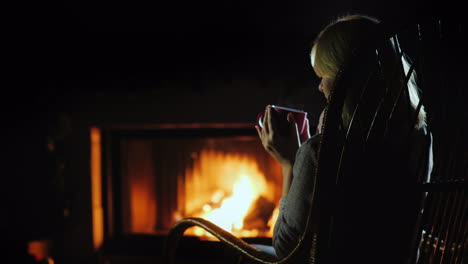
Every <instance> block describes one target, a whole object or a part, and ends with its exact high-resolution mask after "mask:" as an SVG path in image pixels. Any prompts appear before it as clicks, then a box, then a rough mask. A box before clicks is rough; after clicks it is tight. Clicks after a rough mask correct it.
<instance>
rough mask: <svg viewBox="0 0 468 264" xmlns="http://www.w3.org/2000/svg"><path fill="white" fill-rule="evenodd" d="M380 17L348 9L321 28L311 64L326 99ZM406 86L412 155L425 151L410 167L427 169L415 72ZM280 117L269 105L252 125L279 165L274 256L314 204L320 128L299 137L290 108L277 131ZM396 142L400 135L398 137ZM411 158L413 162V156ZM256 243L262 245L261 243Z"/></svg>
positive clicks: (285, 249) (292, 239)
mask: <svg viewBox="0 0 468 264" xmlns="http://www.w3.org/2000/svg"><path fill="white" fill-rule="evenodd" d="M379 23H380V22H379V20H377V19H375V18H373V17H369V16H364V15H348V16H344V17H341V18H338V19H337V20H335V21H333V22H332V23H330V24H329V25H328V26H326V27H325V28H324V29H323V30H322V31H321V32H320V33H319V35H318V37H317V39H316V40H315V42H314V45H313V47H312V50H311V64H312V67H313V69H314V71H315V73H316V74H317V76H318V77H319V78H320V79H321V81H320V84H319V87H318V89H319V91H320V92H322V93H323V95H324V96H325V98H326V99H327V100H329V99H330V96H331V94H332V87H333V85H334V82H335V78H336V77H337V74H338V73H339V70H340V68H341V67H342V66H346V65H347V63H349V61H350V60H351V57H352V55H353V53H354V52H355V51H356V49H357V48H359V47H360V46H362V45H363V44H364V42H365V41H368V40H369V35H370V34H369V33H370V32H376V31H377V30H379ZM393 48H394V47H393ZM374 54H375V53H374ZM407 65H408V64H407V62H406V60H405V59H403V66H404V71H405V72H407V71H408V67H407ZM350 89H353V88H350ZM408 91H409V93H408V97H409V99H410V104H409V105H411V110H410V111H411V113H412V114H414V115H415V116H416V115H417V117H416V122H415V124H414V126H412V127H411V128H408V129H410V130H414V132H415V133H412V134H413V135H412V139H414V142H416V143H414V144H413V146H412V148H411V152H410V153H412V154H411V155H410V158H412V157H420V155H422V154H423V153H425V154H426V155H428V156H427V160H428V166H427V170H425V171H424V172H423V171H421V170H420V169H418V168H419V167H417V166H416V165H410V170H411V173H413V174H415V173H418V174H421V175H422V174H424V175H428V174H429V173H430V170H431V162H430V160H429V159H430V155H431V154H430V151H429V152H424V151H427V150H430V145H429V149H428V148H427V147H426V146H427V145H426V146H425V139H426V137H425V136H426V132H425V111H424V107H420V109H418V104H419V95H418V90H417V87H416V83H415V81H414V74H413V75H412V78H411V80H410V82H409V83H408ZM347 93H353V91H352V90H349V91H347ZM356 93H357V92H356ZM389 94H390V96H394V97H396V96H398V95H397V94H398V93H397V91H390V92H389ZM354 106H355V105H354ZM347 107H349V105H347V102H345V105H344V110H343V114H342V118H343V122H344V124H345V127H347V126H348V125H349V123H350V120H351V116H352V112H351V111H352V110H351V109H354V108H353V107H349V109H348V108H347ZM405 110H407V109H400V108H399V107H395V108H394V109H389V111H394V112H395V116H397V118H398V115H399V114H400V113H401V112H403V111H405ZM418 110H419V111H418ZM371 114H373V113H371ZM369 116H371V115H369ZM281 122H284V121H282V120H279V119H278V118H277V117H276V116H275V111H272V109H271V107H270V106H267V108H266V111H265V119H264V125H263V129H260V127H258V126H256V129H257V132H258V135H259V137H260V139H261V142H262V144H263V146H264V148H265V150H266V151H267V152H268V153H269V154H270V155H271V156H272V157H273V158H275V159H276V160H277V161H278V162H279V163H280V164H281V166H282V169H283V191H282V198H281V200H280V212H279V216H278V220H277V222H276V225H275V228H274V235H273V248H274V250H270V252H271V253H272V254H276V255H277V256H278V257H285V256H287V255H288V254H289V253H290V252H291V251H292V250H293V249H294V247H295V246H296V245H297V244H298V240H299V237H300V236H301V234H302V233H303V232H304V229H305V226H306V218H307V213H308V211H309V209H310V207H311V206H312V193H311V192H312V190H313V186H314V180H315V179H314V175H315V168H316V167H317V164H318V162H317V154H318V147H319V142H320V139H321V133H319V134H316V135H314V136H312V137H310V138H309V139H308V140H307V141H305V142H303V143H301V142H300V140H299V135H298V133H297V126H296V123H295V121H294V118H293V116H292V115H291V114H290V115H289V116H288V120H287V125H288V126H289V128H290V130H289V132H290V133H289V134H288V135H284V134H280V133H278V127H279V126H283V125H285V124H282V123H281ZM320 128H321V127H320ZM403 130H404V129H403ZM396 142H398V141H397V140H396ZM398 144H400V143H398ZM403 144H405V143H404V142H401V145H403ZM411 162H412V161H411ZM413 164H416V162H413ZM260 249H261V250H265V248H264V247H262V248H260ZM265 251H268V250H265ZM307 251H309V249H304V251H303V252H300V253H299V254H303V255H304V258H303V259H304V260H306V259H307V257H306V256H307V254H308V252H307Z"/></svg>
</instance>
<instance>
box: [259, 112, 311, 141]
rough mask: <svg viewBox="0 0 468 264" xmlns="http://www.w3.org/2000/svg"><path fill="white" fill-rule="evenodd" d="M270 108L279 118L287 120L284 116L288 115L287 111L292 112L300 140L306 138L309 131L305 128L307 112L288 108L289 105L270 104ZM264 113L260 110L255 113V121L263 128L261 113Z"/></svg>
mask: <svg viewBox="0 0 468 264" xmlns="http://www.w3.org/2000/svg"><path fill="white" fill-rule="evenodd" d="M271 108H272V109H274V110H275V111H276V112H277V113H278V114H279V116H280V118H281V119H284V120H287V119H286V118H287V116H288V113H292V114H293V117H294V120H296V124H297V130H298V131H299V136H300V138H301V141H304V140H306V139H307V138H308V136H309V132H308V131H307V129H306V122H307V120H306V119H307V112H304V111H302V110H298V109H293V108H289V107H284V106H278V105H272V106H271ZM264 114H265V111H263V112H260V113H259V114H258V115H257V123H258V125H259V126H260V127H261V128H263V115H264Z"/></svg>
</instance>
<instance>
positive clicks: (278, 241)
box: [273, 135, 321, 257]
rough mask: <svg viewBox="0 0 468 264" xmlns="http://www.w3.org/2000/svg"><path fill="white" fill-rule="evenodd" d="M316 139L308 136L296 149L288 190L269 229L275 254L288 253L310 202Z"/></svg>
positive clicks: (304, 219)
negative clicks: (273, 224)
mask: <svg viewBox="0 0 468 264" xmlns="http://www.w3.org/2000/svg"><path fill="white" fill-rule="evenodd" d="M320 138H321V135H315V136H313V137H311V138H310V139H309V140H307V141H306V142H304V143H303V144H302V145H301V147H300V148H299V150H298V151H297V154H296V161H295V163H294V167H293V179H292V182H291V186H290V189H289V192H288V194H287V195H286V196H284V197H283V198H282V199H281V200H280V208H279V215H278V219H277V221H276V224H275V227H274V231H273V247H274V248H275V251H276V254H277V255H278V256H279V257H284V256H286V255H287V254H289V252H291V251H292V250H293V249H294V247H295V246H296V245H297V243H298V241H299V237H300V236H301V234H302V233H303V232H304V229H305V225H306V218H307V212H308V210H309V208H310V207H311V205H312V190H313V186H314V183H315V168H316V166H317V154H318V153H317V152H318V147H319V143H320Z"/></svg>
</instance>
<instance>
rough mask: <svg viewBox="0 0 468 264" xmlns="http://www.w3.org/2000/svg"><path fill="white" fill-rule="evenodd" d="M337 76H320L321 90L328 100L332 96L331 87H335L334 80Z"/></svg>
mask: <svg viewBox="0 0 468 264" xmlns="http://www.w3.org/2000/svg"><path fill="white" fill-rule="evenodd" d="M334 81H335V78H329V77H322V78H320V83H319V87H318V89H319V91H320V92H322V93H323V95H324V96H325V98H326V99H327V100H328V99H329V97H330V93H331V89H332V87H333V82H334Z"/></svg>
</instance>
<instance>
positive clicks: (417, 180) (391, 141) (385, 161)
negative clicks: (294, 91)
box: [309, 21, 468, 263]
mask: <svg viewBox="0 0 468 264" xmlns="http://www.w3.org/2000/svg"><path fill="white" fill-rule="evenodd" d="M439 23H442V22H440V21H435V24H434V23H432V21H429V22H427V23H426V24H415V25H414V27H415V28H416V29H417V30H416V31H415V32H409V31H411V30H410V29H412V28H411V27H410V26H407V27H406V28H403V30H401V29H400V30H399V31H403V33H401V34H396V33H393V32H392V31H391V30H389V29H386V28H384V26H383V27H382V28H381V29H380V30H379V31H378V32H374V34H370V36H371V37H370V38H369V41H368V42H367V44H366V45H363V46H362V47H361V48H360V49H358V50H356V51H355V53H354V56H353V57H352V58H351V60H350V61H349V62H348V63H347V64H346V65H344V66H343V67H342V69H341V71H340V73H339V74H338V76H337V78H336V81H335V85H334V89H333V90H332V94H331V98H330V100H329V104H328V107H327V110H326V112H325V118H324V126H323V132H324V133H323V138H322V142H321V144H320V151H319V166H318V168H317V172H316V177H317V182H316V190H315V193H314V203H315V204H316V208H314V211H313V212H312V214H313V215H314V217H311V219H317V218H318V219H319V223H318V226H319V227H318V229H316V230H311V232H310V233H311V234H313V233H315V234H318V236H317V237H318V239H317V243H316V245H314V248H313V249H312V255H313V256H312V258H311V262H316V263H344V262H345V261H356V262H359V263H415V262H416V261H419V263H426V262H424V261H425V260H427V259H429V258H428V256H429V255H430V256H431V258H432V259H434V258H441V257H440V256H439V255H441V254H442V253H443V254H447V251H448V250H446V249H445V248H443V247H442V246H441V244H444V246H445V245H446V244H447V243H451V244H450V246H451V249H450V250H451V251H452V253H451V254H450V256H453V258H454V259H457V257H456V256H458V260H459V259H460V257H461V255H457V254H461V253H456V252H459V251H457V250H463V249H464V248H465V249H466V237H467V236H466V234H467V233H466V231H467V229H468V226H467V221H466V216H465V215H466V207H467V196H466V191H465V190H464V189H463V188H462V187H466V177H467V176H468V173H467V171H468V169H467V160H468V157H467V150H466V147H460V146H458V148H457V147H456V145H455V144H456V142H454V141H453V139H455V138H456V140H459V142H460V143H462V142H464V143H465V146H468V144H466V142H467V139H466V136H467V133H466V128H460V129H455V130H453V131H451V133H448V134H443V133H440V134H439V133H436V131H437V130H439V129H440V130H441V131H443V129H444V128H443V127H442V126H443V124H441V123H437V122H436V121H437V120H436V121H433V118H434V116H436V115H438V114H440V115H441V116H443V115H449V116H450V117H452V120H453V119H454V118H453V116H451V115H456V116H460V115H464V116H463V117H462V119H454V122H455V123H456V124H457V125H459V126H461V127H463V125H464V124H463V123H461V122H463V121H464V120H466V114H465V113H464V112H466V111H463V109H461V106H462V105H463V104H462V101H461V99H460V98H458V99H455V100H453V98H450V97H448V99H449V100H450V99H452V100H451V101H447V102H444V103H445V104H447V105H448V104H449V105H452V102H453V103H457V104H458V106H457V107H458V108H457V107H452V108H453V109H451V110H452V112H443V113H438V112H437V111H439V110H440V109H437V106H436V103H435V102H436V101H437V100H436V99H434V98H428V96H435V94H436V93H437V92H440V89H441V88H444V87H441V86H438V87H437V86H436V87H431V89H433V90H432V91H433V92H434V93H433V94H431V93H430V92H427V93H426V90H425V86H426V85H428V84H427V82H429V81H430V78H427V79H425V78H424V77H426V76H424V75H423V76H421V75H420V74H419V71H424V70H425V71H426V72H425V73H426V74H431V72H428V69H427V66H428V60H429V59H430V58H434V57H435V58H438V59H440V58H441V57H440V56H434V55H435V54H437V49H438V48H440V47H444V46H442V44H440V43H439V44H436V45H434V39H436V40H437V41H439V42H444V41H445V42H448V43H449V45H450V44H452V45H453V44H455V45H458V44H456V43H457V41H459V40H460V39H458V38H456V37H454V36H453V37H452V36H451V38H448V36H447V35H444V38H445V39H442V37H441V36H442V35H441V34H440V30H441V27H437V26H440V25H441V24H439ZM431 26H432V27H434V26H435V27H436V29H438V31H437V30H436V31H435V32H436V33H438V35H437V37H438V38H437V37H434V39H423V38H422V37H421V34H422V31H421V30H422V28H423V27H424V28H425V27H431ZM444 26H445V25H444ZM446 26H447V27H448V28H452V29H453V28H455V29H457V26H458V24H454V25H446ZM411 33H413V35H411ZM414 33H416V34H414ZM405 34H406V37H408V36H413V37H416V38H413V39H412V41H413V44H414V42H415V43H416V44H415V45H416V46H418V45H419V47H416V50H417V53H416V54H415V55H416V56H415V57H416V59H415V60H414V61H413V63H412V64H409V65H405V64H404V63H403V64H402V60H401V59H400V58H402V57H403V56H404V54H403V53H402V51H401V49H400V48H401V45H402V44H403V43H401V41H400V39H401V38H402V37H403V35H405ZM445 34H447V33H445ZM456 34H458V35H459V36H460V37H461V36H462V32H459V31H457V30H455V32H454V35H456ZM424 41H426V42H424ZM410 42H411V40H408V42H407V43H406V44H408V43H410ZM445 42H444V43H445ZM423 43H429V44H430V46H431V48H432V49H429V48H428V49H427V50H422V49H421V45H423ZM434 48H435V49H436V50H434ZM454 51H455V50H453V52H454ZM450 58H451V59H457V57H450ZM458 59H460V58H458ZM441 62H442V61H439V63H440V64H439V65H438V66H439V67H441V66H442V65H444V64H443V63H441ZM445 62H446V63H451V65H446V66H453V65H454V61H447V60H445ZM434 65H435V64H434ZM434 65H432V66H434ZM406 66H409V67H406ZM424 67H426V69H423V68H424ZM442 67H444V66H442ZM416 70H419V71H418V74H419V79H418V81H417V84H419V85H420V86H421V88H422V89H423V95H422V96H421V99H420V100H419V101H418V102H416V104H414V102H413V105H412V102H411V99H410V89H409V88H408V87H409V86H411V85H412V84H411V83H410V82H412V81H415V80H413V79H412V78H411V76H412V73H413V72H414V71H416ZM431 70H432V71H434V69H431ZM431 77H433V76H432V75H431ZM452 77H454V76H452ZM441 78H442V80H441V81H444V80H445V79H444V78H447V76H441ZM458 79H459V80H461V76H458ZM439 81H440V80H439ZM440 83H443V82H439V84H440ZM452 84H453V85H454V86H453V87H452V88H453V89H454V91H457V92H459V96H461V97H462V98H463V96H465V97H464V99H468V98H467V97H466V92H465V91H464V92H462V91H461V89H462V86H463V84H462V83H461V82H458V83H456V82H452ZM457 85H458V86H457ZM465 86H466V85H465ZM465 90H466V89H465ZM462 93H464V95H463V96H462ZM439 99H440V98H439ZM423 105H424V106H425V108H426V109H427V110H428V115H429V117H428V118H427V119H428V124H427V126H423V127H422V128H421V129H414V127H415V126H416V124H417V123H418V120H419V119H418V117H419V113H420V112H421V111H423V110H422V109H424V108H423ZM445 110H447V108H445ZM442 111H443V110H442ZM465 124H466V121H465ZM452 133H454V134H452ZM450 134H452V135H453V136H452V137H447V138H445V141H446V142H452V143H455V144H451V146H452V148H451V149H450V150H449V151H448V152H447V154H449V155H450V157H451V160H450V161H447V162H445V163H444V161H443V158H444V157H443V155H444V154H442V152H443V151H442V149H436V150H437V151H441V153H434V155H432V149H433V147H436V146H438V145H437V144H436V143H437V142H440V143H441V142H444V139H441V138H439V137H442V138H443V137H445V136H448V135H450ZM463 135H464V136H463ZM432 136H434V137H435V138H434V144H432V142H433V138H432ZM464 137H465V138H464ZM447 140H448V141H447ZM440 143H439V144H440ZM457 143H458V142H457ZM433 157H434V159H433V160H434V166H433V170H434V173H432V178H431V174H430V171H431V169H432V162H431V159H432V158H433ZM455 164H456V165H455ZM435 175H440V176H435ZM455 181H456V183H455ZM449 185H450V186H451V187H447V186H449ZM465 189H466V188H465ZM309 226H310V227H311V229H313V228H312V225H309ZM463 235H464V236H463ZM435 237H437V239H436V238H435ZM442 237H443V238H442ZM421 239H422V241H423V243H419V242H420V241H421ZM447 239H451V240H450V241H447ZM436 240H437V241H436ZM441 240H444V242H443V243H442V242H440V241H441ZM434 243H435V244H437V245H436V246H435V247H439V248H440V249H437V250H435V249H434V245H435V244H434ZM429 245H430V246H429ZM447 246H448V245H447ZM436 251H438V252H439V251H441V252H442V253H440V252H439V253H435V252H436ZM460 252H461V251H460ZM418 255H419V258H418ZM436 255H437V256H436ZM417 259H418V260H417ZM453 263H458V262H453Z"/></svg>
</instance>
